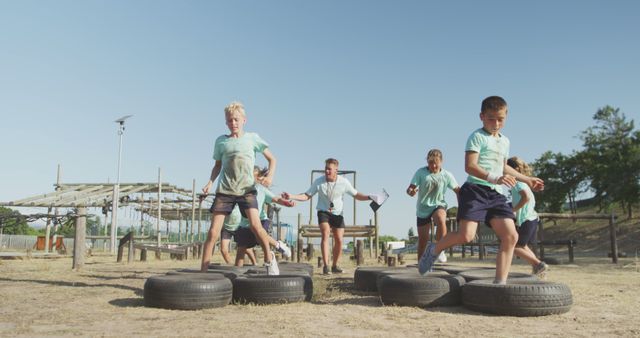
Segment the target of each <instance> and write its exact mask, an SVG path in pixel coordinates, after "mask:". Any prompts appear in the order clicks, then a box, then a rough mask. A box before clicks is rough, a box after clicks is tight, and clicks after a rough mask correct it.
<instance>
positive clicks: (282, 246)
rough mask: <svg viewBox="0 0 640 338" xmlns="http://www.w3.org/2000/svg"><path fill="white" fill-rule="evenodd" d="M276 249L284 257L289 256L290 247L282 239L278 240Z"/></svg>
mask: <svg viewBox="0 0 640 338" xmlns="http://www.w3.org/2000/svg"><path fill="white" fill-rule="evenodd" d="M276 250H278V252H279V253H281V254H282V256H284V257H285V258H287V259H288V258H291V249H290V248H289V247H288V246H287V244H285V243H284V242H283V241H278V245H277V246H276Z"/></svg>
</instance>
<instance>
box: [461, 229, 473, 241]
mask: <svg viewBox="0 0 640 338" xmlns="http://www.w3.org/2000/svg"><path fill="white" fill-rule="evenodd" d="M460 237H461V238H460V239H461V240H462V241H463V242H464V243H469V242H471V241H473V239H474V238H476V234H475V233H474V232H470V231H465V232H462V233H460Z"/></svg>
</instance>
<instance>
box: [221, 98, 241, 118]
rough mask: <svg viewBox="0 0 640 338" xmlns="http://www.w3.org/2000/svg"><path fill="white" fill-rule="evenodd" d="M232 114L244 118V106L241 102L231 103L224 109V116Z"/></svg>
mask: <svg viewBox="0 0 640 338" xmlns="http://www.w3.org/2000/svg"><path fill="white" fill-rule="evenodd" d="M234 113H238V114H240V115H242V116H243V117H246V115H245V113H244V105H243V104H242V103H241V102H238V101H233V102H231V103H229V105H227V106H226V107H224V114H225V115H232V114H234Z"/></svg>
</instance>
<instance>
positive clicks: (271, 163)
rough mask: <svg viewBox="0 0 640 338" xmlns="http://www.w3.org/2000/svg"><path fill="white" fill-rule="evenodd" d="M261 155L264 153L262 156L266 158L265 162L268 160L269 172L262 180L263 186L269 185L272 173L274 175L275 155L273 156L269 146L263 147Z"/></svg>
mask: <svg viewBox="0 0 640 338" xmlns="http://www.w3.org/2000/svg"><path fill="white" fill-rule="evenodd" d="M262 155H264V158H265V159H267V162H269V172H268V173H267V176H266V177H265V178H264V179H263V180H262V185H264V186H265V187H270V186H271V182H273V175H275V173H276V157H275V156H273V154H272V153H271V150H269V148H267V149H265V150H264V151H263V152H262Z"/></svg>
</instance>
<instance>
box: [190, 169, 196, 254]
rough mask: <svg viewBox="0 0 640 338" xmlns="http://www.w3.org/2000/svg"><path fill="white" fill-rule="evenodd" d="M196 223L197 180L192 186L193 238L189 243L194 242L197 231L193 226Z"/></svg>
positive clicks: (191, 237) (194, 180)
mask: <svg viewBox="0 0 640 338" xmlns="http://www.w3.org/2000/svg"><path fill="white" fill-rule="evenodd" d="M195 222H196V179H195V178H194V179H193V184H192V186H191V236H190V238H189V242H193V235H194V234H195V231H194V230H193V225H194V224H195Z"/></svg>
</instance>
